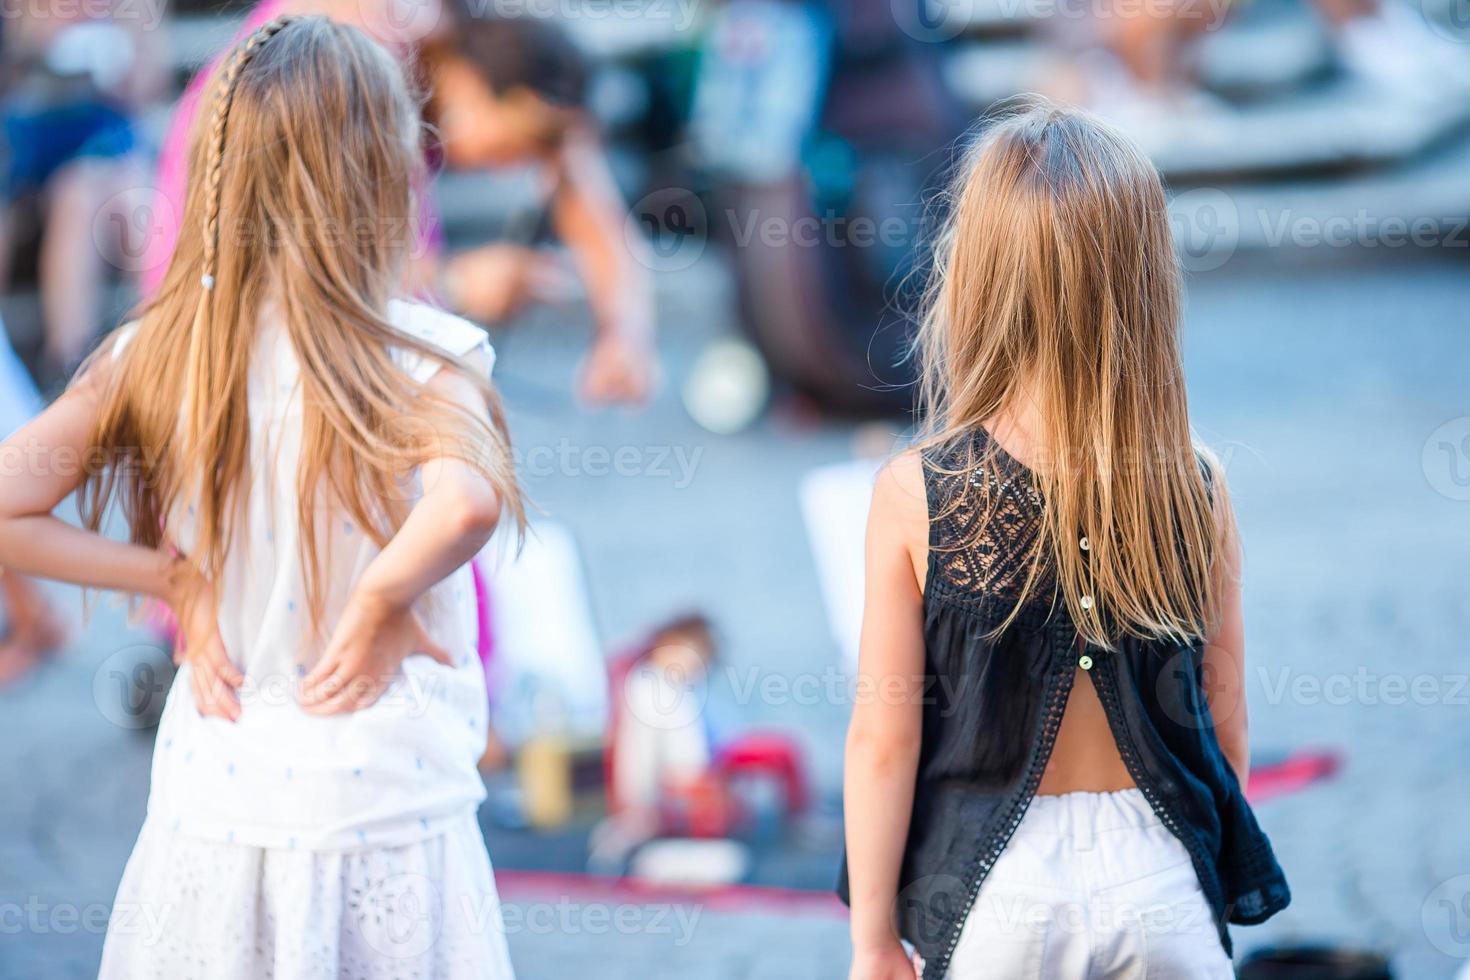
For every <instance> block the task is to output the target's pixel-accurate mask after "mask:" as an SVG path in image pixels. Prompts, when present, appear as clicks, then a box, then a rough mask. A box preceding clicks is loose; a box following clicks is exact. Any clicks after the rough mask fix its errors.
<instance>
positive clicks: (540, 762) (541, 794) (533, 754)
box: [516, 735, 572, 830]
mask: <svg viewBox="0 0 1470 980" xmlns="http://www.w3.org/2000/svg"><path fill="white" fill-rule="evenodd" d="M516 772H517V775H518V776H519V778H520V784H521V793H522V797H523V800H524V806H525V815H526V820H527V821H528V822H529V823H530V824H531V826H533V827H536V828H538V829H540V830H549V829H552V828H555V827H560V826H563V825H564V824H566V822H567V821H568V820H570V819H571V818H572V752H571V746H570V745H569V744H568V742H567V740H566V739H565V738H564V737H562V736H560V735H537V736H535V737H534V738H532V739H530V740H529V741H527V742H526V744H525V745H523V746H521V751H520V754H519V758H518V759H517V765H516Z"/></svg>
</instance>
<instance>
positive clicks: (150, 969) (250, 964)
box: [100, 813, 514, 980]
mask: <svg viewBox="0 0 1470 980" xmlns="http://www.w3.org/2000/svg"><path fill="white" fill-rule="evenodd" d="M145 977H147V978H153V977H169V978H180V980H182V978H191V980H338V978H345V977H351V978H354V980H357V978H362V980H397V978H404V980H408V978H414V980H513V977H514V974H513V972H512V970H511V965H510V956H509V954H508V952H507V950H506V943H505V928H504V925H503V924H502V919H501V914H500V901H499V898H498V896H497V894H496V891H495V880H494V878H493V876H492V875H491V871H490V858H489V855H488V854H486V852H485V843H484V839H483V838H482V837H481V836H480V829H479V827H478V826H477V825H476V823H475V818H474V814H473V813H466V814H465V815H464V816H463V818H462V819H458V820H454V821H451V822H450V825H449V826H448V828H447V829H446V830H445V831H444V832H443V833H441V834H439V835H438V836H434V837H430V838H428V839H426V840H422V841H418V842H416V843H412V844H406V845H403V846H398V847H377V848H366V849H362V850H341V851H312V850H304V849H303V850H285V849H276V848H259V847H247V846H242V845H237V844H226V843H220V842H215V841H207V840H201V839H198V838H191V837H184V836H180V835H177V834H174V833H173V832H171V831H169V830H168V829H167V828H164V827H159V826H157V825H156V822H154V821H147V822H145V823H144V825H143V830H142V832H141V833H140V834H139V836H138V843H137V845H136V846H135V847H134V849H133V854H132V857H130V858H129V859H128V864H127V869H126V870H125V871H124V872H123V879H122V884H121V885H119V887H118V893H117V901H116V902H115V903H114V904H113V909H112V917H111V919H110V920H109V922H108V926H107V940H106V944H105V946H104V948H103V953H102V969H101V973H100V978H101V980H141V978H145Z"/></svg>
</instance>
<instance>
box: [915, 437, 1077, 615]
mask: <svg viewBox="0 0 1470 980" xmlns="http://www.w3.org/2000/svg"><path fill="white" fill-rule="evenodd" d="M924 483H925V488H926V493H927V494H928V497H929V517H930V526H929V562H930V581H931V583H933V584H934V585H936V586H937V587H938V590H937V591H939V592H941V593H943V594H945V595H947V596H949V597H951V598H960V599H977V600H978V599H984V600H988V601H990V602H993V603H995V605H996V607H997V609H998V610H1000V611H1002V612H1003V613H1005V614H1008V613H1009V612H1010V610H1011V609H1012V608H1014V606H1015V604H1016V602H1017V601H1018V600H1019V599H1020V598H1021V596H1022V595H1023V593H1024V592H1025V590H1026V583H1027V580H1028V578H1029V577H1030V576H1031V575H1032V564H1033V561H1034V560H1035V559H1034V554H1035V551H1036V548H1037V544H1038V542H1039V541H1040V538H1041V532H1042V519H1043V516H1044V513H1045V502H1044V501H1043V500H1042V498H1041V494H1040V493H1039V491H1037V489H1036V487H1035V486H1034V483H1033V480H1032V477H1031V473H1030V471H1028V470H1027V469H1026V468H1025V467H1024V466H1023V465H1021V463H1019V462H1017V461H1016V460H1015V459H1013V458H1012V457H1011V456H1010V455H1009V454H1007V453H1006V452H1005V450H1003V449H1001V448H1000V446H999V445H997V444H995V443H994V441H993V440H991V439H990V437H989V435H988V434H987V433H985V432H984V430H976V432H975V433H974V434H973V436H972V438H971V439H970V440H969V441H967V442H966V443H963V444H961V445H959V446H956V447H948V448H943V449H940V450H937V451H934V452H931V453H928V454H926V455H925V459H924ZM1036 574H1037V579H1036V582H1035V583H1034V584H1033V586H1032V590H1031V593H1030V595H1029V596H1027V601H1026V606H1027V609H1026V610H1023V612H1024V613H1030V612H1040V613H1042V614H1045V613H1046V612H1047V611H1049V610H1050V608H1051V606H1052V598H1053V596H1052V593H1053V591H1054V586H1053V577H1052V575H1051V573H1050V571H1049V570H1048V568H1047V562H1046V559H1045V556H1043V559H1042V564H1041V567H1040V568H1039V569H1037V572H1036Z"/></svg>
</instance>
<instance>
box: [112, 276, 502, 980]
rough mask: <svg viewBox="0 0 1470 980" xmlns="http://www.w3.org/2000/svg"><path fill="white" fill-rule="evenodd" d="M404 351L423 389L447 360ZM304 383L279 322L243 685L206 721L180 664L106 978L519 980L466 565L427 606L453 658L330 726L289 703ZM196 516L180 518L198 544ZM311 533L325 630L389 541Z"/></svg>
mask: <svg viewBox="0 0 1470 980" xmlns="http://www.w3.org/2000/svg"><path fill="white" fill-rule="evenodd" d="M389 319H390V321H391V322H392V323H393V324H394V325H395V326H396V327H398V328H399V329H400V330H403V331H405V332H406V333H409V334H411V335H414V336H416V337H419V338H421V339H424V340H427V341H429V342H431V343H434V344H436V345H438V346H440V347H442V348H443V349H445V350H447V351H449V352H450V353H453V354H456V355H465V354H469V353H471V352H473V351H476V350H478V351H480V352H481V353H482V355H483V356H484V357H485V358H486V359H487V360H489V359H493V354H492V352H491V351H490V349H489V345H488V343H487V341H486V337H485V334H484V332H483V331H482V330H480V329H479V328H478V327H475V326H474V325H473V324H470V323H468V322H467V321H465V320H462V319H460V318H458V317H454V316H451V315H449V314H446V313H443V312H441V311H438V310H435V309H432V308H431V307H428V306H423V305H420V304H415V303H405V302H395V303H394V304H393V305H392V306H391V308H390V310H389ZM127 339H128V337H127V336H126V335H125V336H124V338H123V340H122V342H121V343H120V344H119V345H118V346H119V348H120V349H121V348H122V347H124V346H125V344H126V341H127ZM394 356H395V358H396V359H397V360H398V361H399V363H400V364H401V365H402V366H403V367H404V368H405V370H407V371H408V372H409V373H410V374H411V375H413V376H414V377H415V378H417V379H418V380H420V381H426V380H428V379H429V378H430V377H432V375H433V374H434V373H435V372H436V371H437V370H438V368H439V364H438V362H437V361H434V360H433V359H428V358H422V357H419V356H417V355H414V354H412V353H410V352H408V351H396V352H395V354H394ZM298 382H299V369H298V366H297V362H296V358H295V353H294V351H293V350H292V347H291V344H290V341H289V338H288V337H287V334H286V331H285V329H284V327H283V326H282V325H281V324H280V323H278V322H275V321H274V320H273V319H272V317H271V316H270V315H269V314H267V315H265V316H263V317H262V320H261V323H260V326H259V333H258V335H257V339H256V346H255V354H254V359H253V363H252V367H251V379H250V424H251V455H252V480H251V487H250V492H249V497H248V502H247V504H246V505H245V517H244V520H243V521H242V522H241V526H240V528H239V530H238V531H237V533H236V535H235V539H234V543H233V544H232V546H231V548H230V554H229V558H228V561H227V564H226V569H225V573H224V577H223V581H222V582H220V583H217V586H218V592H219V595H220V614H219V625H220V632H221V635H222V637H223V638H224V642H225V648H226V651H227V652H228V653H229V655H230V658H231V660H232V661H233V662H234V663H235V664H236V665H237V666H238V667H239V668H240V670H241V672H242V673H244V675H245V678H246V681H245V685H244V686H243V687H242V688H241V691H240V699H241V717H240V720H239V721H238V722H236V723H234V724H232V723H230V722H227V721H224V720H221V719H217V718H202V717H201V716H200V715H199V713H198V710H197V709H196V707H195V704H194V699H193V694H192V691H191V688H190V685H189V683H188V678H187V676H184V675H185V674H186V673H187V671H188V669H189V668H188V667H187V666H186V667H184V668H182V670H181V673H180V676H179V678H178V679H177V680H176V681H175V683H174V685H173V688H172V690H171V691H170V692H169V696H168V700H167V703H166V706H165V708H164V712H163V718H162V721H161V722H160V725H159V730H158V737H157V744H156V746H155V749H154V759H153V775H152V785H151V788H150V792H149V801H148V816H147V819H146V820H145V821H144V825H143V829H142V831H141V833H140V835H139V838H138V843H137V845H136V847H135V848H134V850H133V854H132V857H131V858H130V859H129V861H128V864H127V869H126V870H125V871H124V873H123V880H122V883H121V885H120V886H119V888H118V894H117V900H116V902H115V903H114V906H113V911H112V917H111V919H110V921H109V924H108V932H107V940H106V944H105V948H104V951H103V958H102V969H101V976H102V977H103V978H104V980H132V978H143V977H169V978H174V977H191V978H205V980H237V978H238V980H263V978H273V980H336V978H338V977H353V978H359V977H361V978H369V980H389V978H399V977H402V978H410V977H412V978H427V980H461V978H465V980H469V978H475V980H481V978H483V980H509V978H511V977H512V970H511V965H510V958H509V955H508V953H507V950H506V943H505V936H504V929H503V926H502V921H501V915H500V906H499V900H498V898H497V895H496V891H495V883H494V879H493V877H492V874H491V869H490V861H489V857H488V855H487V854H486V852H485V845H484V840H483V838H482V836H481V834H480V830H479V827H478V825H477V823H476V820H475V811H476V808H477V806H478V804H479V802H480V801H481V800H482V799H483V797H484V792H485V791H484V784H483V783H482V782H481V780H480V776H479V773H478V771H477V770H476V761H477V760H478V758H479V756H480V753H481V751H482V749H483V747H484V744H485V737H486V732H487V724H488V718H487V713H488V711H487V705H486V699H485V682H484V676H483V673H482V670H481V667H480V662H479V658H478V657H477V656H476V652H475V639H476V632H477V627H476V616H475V605H474V590H473V583H472V579H471V572H470V570H469V567H468V566H465V567H463V568H460V569H459V570H458V571H456V572H455V573H454V574H452V575H451V576H450V577H449V578H447V579H446V580H445V581H444V582H442V583H440V584H439V585H438V586H436V587H435V589H434V590H433V595H432V596H431V597H429V598H430V601H429V602H428V603H426V604H425V605H424V607H423V610H421V615H424V614H425V612H426V611H428V610H433V614H432V616H426V620H427V621H426V626H427V628H428V630H429V632H430V633H431V634H432V635H433V637H434V638H435V639H436V640H437V641H438V642H439V643H440V644H442V645H443V646H444V647H445V649H447V650H449V651H450V653H451V655H452V656H453V657H454V659H455V661H456V664H455V666H453V667H446V666H443V665H440V664H438V663H436V662H433V661H431V660H429V659H428V658H426V657H422V656H416V657H410V658H409V659H408V660H407V661H405V662H404V665H403V669H402V671H401V673H400V675H399V677H398V678H397V679H396V680H395V682H394V683H393V684H392V685H391V686H390V688H389V689H388V690H387V691H386V692H385V693H384V695H383V697H382V698H381V700H379V701H378V702H377V703H376V704H374V705H373V706H371V707H370V708H367V709H365V710H363V711H358V712H353V713H350V714H345V715H336V716H332V717H326V718H320V717H314V716H311V715H308V714H306V713H305V712H303V711H302V710H301V708H300V707H299V706H298V704H297V694H298V693H299V679H300V678H301V677H302V676H304V675H305V674H306V673H307V672H308V671H310V669H311V667H312V666H313V665H314V663H315V662H316V659H317V658H318V657H319V656H320V653H321V643H322V641H321V640H314V639H312V638H311V637H310V636H309V635H308V634H309V630H308V629H307V628H306V625H305V622H306V611H305V605H306V604H305V599H304V590H303V586H302V570H301V567H300V562H299V560H298V557H297V556H298V550H297V542H298V540H299V528H298V525H297V520H296V475H297V473H296V461H297V459H298V458H299V456H300V438H301V432H300V425H301V390H300V385H299V383H298ZM405 492H406V493H409V494H414V493H416V492H417V490H416V489H415V488H413V487H411V486H410V487H406V488H405ZM190 523H191V521H190V515H189V514H187V513H185V514H179V515H176V518H175V519H174V520H171V521H170V529H171V533H172V535H173V537H174V538H175V540H176V541H177V543H178V544H179V545H180V547H182V548H183V549H184V550H186V551H187V550H188V541H189V538H190V533H191V531H190ZM317 532H318V535H319V537H320V538H321V539H322V543H323V545H324V547H323V548H322V549H321V550H319V552H318V554H319V555H321V556H322V562H323V566H322V567H323V571H324V575H323V584H324V587H325V589H326V596H325V598H326V616H325V620H324V622H325V623H326V624H328V626H329V624H330V623H332V622H333V621H335V619H336V616H337V614H338V612H339V611H340V610H341V608H342V606H343V604H344V603H345V602H346V600H347V597H348V595H349V593H350V591H351V589H352V586H353V584H354V583H355V582H356V581H357V579H358V577H359V576H360V575H361V573H362V570H363V569H364V568H365V567H366V566H367V564H368V563H369V562H370V561H371V560H372V559H373V557H374V556H375V555H376V554H377V553H378V548H377V547H376V546H375V545H373V543H372V541H371V540H370V539H369V538H368V536H367V535H365V534H363V533H362V532H361V531H360V529H358V528H356V527H354V526H353V524H352V522H351V521H350V520H349V519H347V518H345V517H344V516H342V515H341V514H340V513H326V512H324V513H323V514H322V515H321V516H320V517H319V518H318V520H317Z"/></svg>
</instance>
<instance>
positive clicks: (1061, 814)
mask: <svg viewBox="0 0 1470 980" xmlns="http://www.w3.org/2000/svg"><path fill="white" fill-rule="evenodd" d="M1025 822H1026V830H1027V832H1028V833H1033V834H1055V835H1057V836H1062V837H1070V836H1074V835H1075V834H1077V833H1078V832H1079V831H1080V832H1084V833H1097V832H1098V831H1104V830H1145V829H1148V828H1150V827H1158V826H1161V825H1162V821H1161V820H1159V816H1158V814H1156V813H1154V811H1153V807H1151V806H1149V804H1148V800H1147V799H1146V798H1145V797H1144V795H1143V792H1142V791H1141V790H1138V789H1123V790H1118V791H1116V792H1113V793H1061V794H1058V795H1055V796H1035V797H1033V798H1032V800H1031V805H1030V807H1028V808H1027V810H1026V816H1025Z"/></svg>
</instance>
